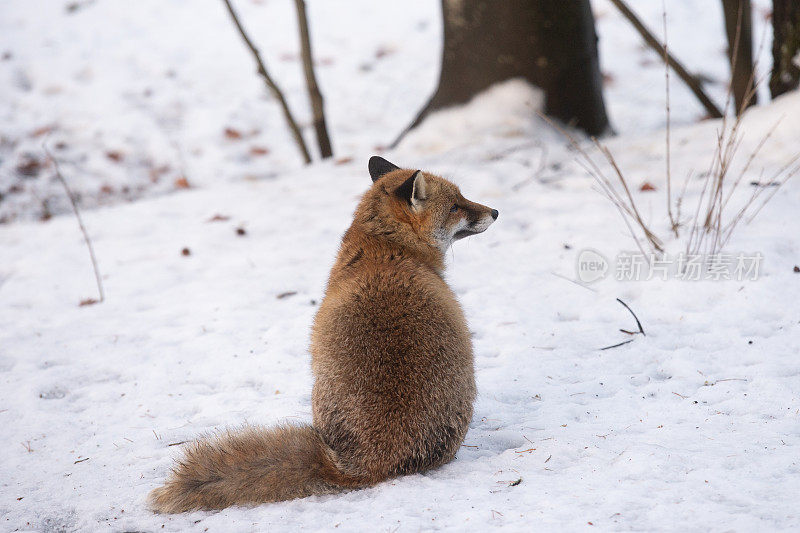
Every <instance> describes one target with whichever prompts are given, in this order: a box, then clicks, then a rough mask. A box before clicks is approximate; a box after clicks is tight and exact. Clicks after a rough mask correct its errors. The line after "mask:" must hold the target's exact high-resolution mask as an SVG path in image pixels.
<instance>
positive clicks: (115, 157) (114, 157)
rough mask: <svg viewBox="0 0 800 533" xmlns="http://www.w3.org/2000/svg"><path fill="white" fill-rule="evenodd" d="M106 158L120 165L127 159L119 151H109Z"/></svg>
mask: <svg viewBox="0 0 800 533" xmlns="http://www.w3.org/2000/svg"><path fill="white" fill-rule="evenodd" d="M106 157H107V158H109V159H110V160H111V161H113V162H115V163H119V162H120V161H122V160H123V159H125V155H124V154H123V153H122V152H120V151H119V150H109V151H107V152H106Z"/></svg>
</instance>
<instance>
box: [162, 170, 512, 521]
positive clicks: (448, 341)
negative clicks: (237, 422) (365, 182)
mask: <svg viewBox="0 0 800 533" xmlns="http://www.w3.org/2000/svg"><path fill="white" fill-rule="evenodd" d="M373 159H375V158H373ZM373 162H374V161H373V160H371V161H370V172H371V173H372V174H373V180H374V183H373V185H372V187H371V188H370V189H369V191H367V193H366V194H365V195H364V197H363V198H362V200H361V203H360V204H359V206H358V209H357V210H356V213H355V216H354V220H353V223H352V225H351V226H350V228H349V229H348V230H347V232H346V233H345V235H344V238H343V239H342V244H341V248H340V250H339V254H338V256H337V259H336V263H335V264H334V266H333V269H332V270H331V274H330V278H329V280H328V287H327V290H326V294H325V298H324V299H323V301H322V303H321V305H320V309H319V311H318V312H317V316H316V318H315V320H314V326H313V330H312V338H311V355H312V361H311V365H312V371H313V373H314V377H315V382H314V390H313V395H312V410H313V419H314V424H313V427H311V426H299V427H298V426H279V427H277V428H271V429H263V428H246V429H244V430H242V431H237V432H228V433H224V434H222V435H220V436H217V437H213V438H209V439H201V440H199V441H197V442H195V443H194V444H192V445H191V446H189V447H188V448H187V449H186V452H185V457H184V458H183V460H182V461H181V462H180V463H179V464H178V465H177V467H176V468H175V470H174V471H173V473H172V475H171V477H170V478H169V479H168V480H167V482H166V484H165V485H164V486H163V487H160V488H158V489H156V490H155V491H153V492H152V493H151V495H150V504H151V507H152V508H153V509H154V510H156V511H159V512H181V511H188V510H193V509H220V508H224V507H227V506H230V505H247V504H257V503H262V502H273V501H280V500H287V499H292V498H300V497H304V496H309V495H312V494H326V493H332V492H337V491H340V490H346V489H353V488H359V487H365V486H369V485H372V484H375V483H378V482H380V481H383V480H386V479H389V478H391V477H394V476H398V475H402V474H410V473H414V472H421V471H424V470H427V469H430V468H435V467H437V466H439V465H441V464H444V463H446V462H448V461H450V460H451V459H453V457H455V454H456V451H457V450H458V448H459V446H460V445H461V443H462V441H463V439H464V436H465V434H466V432H467V427H468V425H469V421H470V419H471V417H472V403H473V400H474V397H475V377H474V370H473V355H472V345H471V342H470V335H469V329H468V328H467V323H466V320H465V318H464V314H463V312H462V310H461V307H460V305H459V304H458V301H457V300H456V296H455V294H454V293H453V292H452V290H451V289H450V288H449V287H448V285H447V283H446V282H445V280H444V278H443V277H442V274H443V270H444V252H445V250H446V249H447V246H449V244H450V243H451V242H452V240H454V239H458V238H461V237H463V236H465V235H469V234H473V233H478V232H480V231H483V230H484V229H486V227H488V225H489V224H491V222H492V221H493V220H494V219H495V218H497V212H496V211H494V210H491V209H489V208H488V207H485V206H482V205H480V204H476V203H474V202H470V201H468V200H466V199H464V197H463V196H461V193H460V192H459V191H458V188H457V187H456V186H455V185H453V184H452V183H450V182H448V181H446V180H444V179H442V178H440V177H437V176H433V175H431V174H427V173H420V172H419V171H417V172H416V173H415V172H412V171H409V170H402V169H398V168H397V167H393V165H391V164H390V163H388V162H386V161H385V160H382V159H380V160H379V161H378V163H379V164H380V166H381V167H382V168H383V169H388V171H386V172H381V173H378V172H373ZM376 174H377V176H376ZM490 218H491V220H489V219H490Z"/></svg>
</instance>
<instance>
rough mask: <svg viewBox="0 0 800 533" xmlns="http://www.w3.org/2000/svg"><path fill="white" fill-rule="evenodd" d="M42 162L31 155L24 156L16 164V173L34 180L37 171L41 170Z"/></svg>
mask: <svg viewBox="0 0 800 533" xmlns="http://www.w3.org/2000/svg"><path fill="white" fill-rule="evenodd" d="M42 166H43V165H42V161H41V160H39V159H38V158H36V156H34V155H32V154H25V155H23V156H22V159H21V160H20V162H19V163H17V166H16V171H17V173H19V174H22V175H23V176H27V177H29V178H35V177H36V176H37V175H38V174H39V171H41V170H42Z"/></svg>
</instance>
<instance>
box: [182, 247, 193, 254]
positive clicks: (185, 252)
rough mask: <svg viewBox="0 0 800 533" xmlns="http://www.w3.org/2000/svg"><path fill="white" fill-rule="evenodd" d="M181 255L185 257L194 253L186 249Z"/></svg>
mask: <svg viewBox="0 0 800 533" xmlns="http://www.w3.org/2000/svg"><path fill="white" fill-rule="evenodd" d="M181 255H183V256H188V255H192V251H191V250H190V249H189V248H184V249H183V250H181Z"/></svg>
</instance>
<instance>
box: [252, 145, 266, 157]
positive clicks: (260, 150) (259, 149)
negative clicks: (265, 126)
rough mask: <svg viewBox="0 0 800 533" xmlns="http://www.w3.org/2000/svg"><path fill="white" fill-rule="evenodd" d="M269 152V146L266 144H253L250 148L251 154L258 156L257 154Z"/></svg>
mask: <svg viewBox="0 0 800 533" xmlns="http://www.w3.org/2000/svg"><path fill="white" fill-rule="evenodd" d="M268 153H269V148H267V147H265V146H252V147H251V148H250V155H252V156H257V155H267V154H268Z"/></svg>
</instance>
